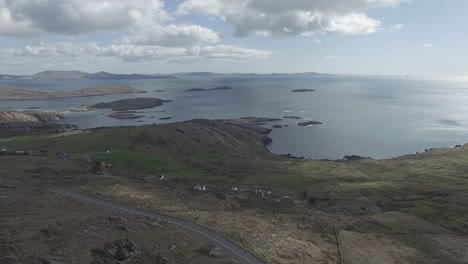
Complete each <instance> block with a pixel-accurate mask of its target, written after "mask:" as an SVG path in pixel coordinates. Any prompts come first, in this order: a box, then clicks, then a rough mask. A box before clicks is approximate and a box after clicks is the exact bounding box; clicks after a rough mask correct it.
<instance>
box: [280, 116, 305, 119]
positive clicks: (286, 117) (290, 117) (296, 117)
mask: <svg viewBox="0 0 468 264" xmlns="http://www.w3.org/2000/svg"><path fill="white" fill-rule="evenodd" d="M283 118H284V119H302V117H299V116H283Z"/></svg>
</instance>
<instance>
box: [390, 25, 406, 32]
mask: <svg viewBox="0 0 468 264" xmlns="http://www.w3.org/2000/svg"><path fill="white" fill-rule="evenodd" d="M403 27H404V25H403V24H395V25H393V26H391V27H390V28H389V29H388V31H390V32H392V33H393V32H398V31H401V30H402V29H403Z"/></svg>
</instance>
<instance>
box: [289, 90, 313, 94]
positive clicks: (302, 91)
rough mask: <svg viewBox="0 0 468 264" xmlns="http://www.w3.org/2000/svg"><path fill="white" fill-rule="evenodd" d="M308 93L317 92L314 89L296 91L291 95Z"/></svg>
mask: <svg viewBox="0 0 468 264" xmlns="http://www.w3.org/2000/svg"><path fill="white" fill-rule="evenodd" d="M306 92H315V90H314V89H294V90H292V91H291V93H306Z"/></svg>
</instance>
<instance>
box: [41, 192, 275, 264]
mask: <svg viewBox="0 0 468 264" xmlns="http://www.w3.org/2000/svg"><path fill="white" fill-rule="evenodd" d="M49 191H51V192H54V193H58V194H61V195H64V196H66V197H69V198H74V199H76V200H80V201H82V202H86V203H88V204H94V205H98V206H102V207H105V208H108V209H111V210H114V211H121V212H125V213H129V214H133V215H141V216H146V217H151V218H155V219H158V220H161V221H163V222H166V223H170V224H173V225H175V226H176V227H177V228H179V229H180V230H182V231H184V232H187V233H189V234H191V235H193V236H195V237H198V238H200V239H203V240H205V241H207V242H209V243H210V244H211V245H214V246H216V247H218V248H220V249H222V250H223V251H224V252H226V253H227V254H229V255H230V256H231V257H232V258H234V259H236V260H237V261H238V262H239V263H243V264H259V263H261V264H265V263H267V262H266V261H265V260H264V259H262V258H260V257H258V256H257V255H255V254H254V253H252V252H250V251H249V250H247V249H245V248H243V247H241V246H240V245H239V244H237V243H236V242H234V241H232V240H230V239H229V238H227V237H225V236H223V235H221V234H219V233H217V232H216V231H213V230H210V229H208V228H206V227H203V226H201V225H198V224H196V223H193V222H190V221H187V220H184V219H181V218H178V217H174V216H169V215H166V214H162V213H158V212H153V211H148V210H145V209H141V208H136V207H132V206H128V205H124V204H119V203H116V202H112V201H108V200H104V199H100V198H96V197H92V196H89V195H86V194H82V193H77V192H74V191H70V190H65V189H49Z"/></svg>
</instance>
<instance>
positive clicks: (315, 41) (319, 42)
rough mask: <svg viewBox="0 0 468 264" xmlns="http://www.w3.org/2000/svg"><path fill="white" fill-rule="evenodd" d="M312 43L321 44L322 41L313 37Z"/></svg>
mask: <svg viewBox="0 0 468 264" xmlns="http://www.w3.org/2000/svg"><path fill="white" fill-rule="evenodd" d="M312 42H313V43H315V44H317V45H320V44H322V42H321V41H320V39H314V40H312Z"/></svg>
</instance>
